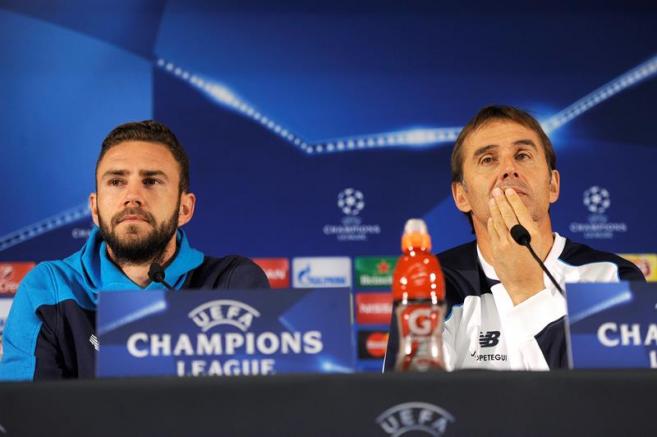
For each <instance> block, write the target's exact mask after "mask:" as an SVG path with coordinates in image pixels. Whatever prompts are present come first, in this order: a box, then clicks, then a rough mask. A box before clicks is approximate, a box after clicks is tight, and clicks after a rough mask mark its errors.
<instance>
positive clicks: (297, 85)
mask: <svg viewBox="0 0 657 437" xmlns="http://www.w3.org/2000/svg"><path fill="white" fill-rule="evenodd" d="M456 3H457V4H456V5H455V4H454V2H440V1H435V0H431V1H383V0H377V1H371V0H358V1H353V2H321V3H320V2H311V1H299V0H281V1H275V2H274V1H266V0H260V1H189V0H184V1H183V0H168V1H161V0H121V1H111V2H110V1H98V2H88V1H79V0H68V1H36V0H32V1H29V0H28V1H26V0H5V1H3V2H2V3H0V59H1V68H0V97H1V101H0V102H1V103H0V144H1V147H2V159H1V160H0V170H1V171H2V174H3V175H4V180H5V184H4V187H3V189H2V190H0V200H1V202H2V205H3V206H4V210H3V214H2V218H1V219H0V261H4V262H19V261H36V262H38V261H40V260H44V259H52V258H60V257H63V256H66V255H68V254H70V253H72V252H74V251H75V250H77V249H78V248H79V247H80V246H81V245H82V244H83V242H84V240H85V238H86V236H87V234H88V230H89V228H90V226H91V219H90V216H89V212H88V210H87V196H88V194H89V192H91V191H93V189H94V177H93V176H94V175H93V169H94V164H95V160H96V157H97V155H98V151H99V146H100V143H101V141H102V139H103V137H104V136H105V135H106V134H107V133H108V132H109V131H110V130H111V129H112V128H113V127H114V126H116V125H118V124H120V123H123V122H126V121H132V120H142V119H149V118H155V119H158V120H160V121H162V122H164V123H166V124H168V125H169V126H170V127H171V128H172V129H173V130H174V132H175V133H176V134H177V135H178V137H179V139H180V140H181V141H182V143H183V144H184V145H185V146H186V148H187V150H188V152H189V154H190V157H191V185H192V191H194V192H195V193H196V194H197V197H198V207H197V211H196V214H195V217H194V219H193V220H192V222H191V223H190V224H188V225H187V226H186V228H185V229H186V230H187V232H188V234H189V237H190V239H191V241H192V244H193V245H194V246H196V247H197V248H199V249H201V250H203V251H204V252H206V253H208V254H212V255H215V256H219V255H224V254H229V253H240V254H244V255H247V256H251V257H266V258H271V257H280V258H286V259H293V258H295V257H319V256H332V257H339V258H335V259H338V260H339V261H340V263H343V261H344V259H345V257H346V259H347V260H349V259H351V260H353V259H354V257H359V256H385V255H389V256H390V255H393V256H394V255H397V254H398V253H399V238H400V234H401V231H402V227H403V224H404V222H405V220H406V219H408V218H410V217H422V218H424V219H425V220H426V222H427V223H428V225H429V230H430V232H431V235H432V237H433V242H434V248H435V250H436V251H440V250H442V249H445V248H447V247H450V246H453V245H456V244H460V243H462V242H465V241H468V240H469V239H471V238H472V235H471V233H470V229H469V226H468V224H467V221H466V220H465V218H464V217H463V215H462V214H461V213H459V212H458V211H457V210H456V208H455V207H454V205H453V202H452V199H451V195H450V175H449V155H450V149H451V146H452V144H453V141H454V139H455V137H456V135H457V133H458V131H459V129H460V127H461V126H463V125H464V124H465V123H466V122H467V121H468V119H469V118H470V117H471V116H473V115H474V114H475V113H476V111H477V110H478V109H479V108H480V107H482V106H484V105H487V104H492V103H503V104H511V105H516V106H519V107H522V108H525V109H527V110H529V111H530V112H532V113H533V114H534V115H535V116H536V117H537V118H538V119H539V120H540V121H541V122H542V123H543V125H544V127H545V129H546V131H547V132H548V133H549V135H550V136H551V138H552V140H553V142H554V144H555V147H556V150H557V155H558V162H557V167H558V169H559V170H560V171H561V175H562V192H561V198H560V200H559V201H558V203H557V204H556V205H554V206H553V207H552V217H553V221H554V226H555V229H556V230H557V231H558V232H560V233H561V234H563V235H565V236H567V237H570V238H573V239H575V240H577V241H580V242H583V243H587V244H590V245H592V246H595V247H597V248H600V249H604V250H609V251H614V252H621V253H638V254H644V255H642V256H643V258H640V259H639V261H640V262H642V263H643V264H644V271H646V272H647V273H651V272H650V271H648V270H649V269H650V268H652V269H653V270H654V262H657V261H654V258H651V257H653V255H645V254H652V253H654V252H656V251H657V232H656V231H655V229H656V227H655V213H654V210H655V207H654V200H653V198H654V196H655V186H656V185H655V165H656V164H657V140H656V138H657V122H655V115H656V114H657V112H656V109H655V102H657V80H656V78H657V3H655V2H645V4H644V3H628V2H617V4H616V5H600V4H598V3H599V2H584V3H581V2H580V5H578V6H569V8H568V10H566V9H564V8H561V7H559V6H556V5H552V4H551V3H544V4H539V5H537V4H536V3H535V2H516V4H511V5H508V6H506V7H501V6H500V5H499V4H497V3H490V2H480V1H473V2H467V7H465V6H459V5H458V3H459V2H456ZM530 4H531V5H530ZM304 259H305V258H304ZM331 259H333V258H331ZM651 262H653V264H652V267H650V266H651V264H650V263H651ZM289 264H290V265H291V264H292V263H289ZM365 264H367V263H365ZM17 265H18V264H17ZM286 265H288V264H287V262H286ZM341 265H342V264H341ZM348 265H350V266H353V265H355V264H348ZM372 265H373V266H375V267H373V268H374V270H377V269H378V270H377V272H378V273H386V272H389V271H390V269H391V266H390V264H385V263H384V262H383V261H381V262H378V261H377V262H374V263H373V264H372ZM304 266H306V265H305V264H304ZM304 266H301V267H300V273H299V275H301V272H305V273H304V274H306V275H308V270H307V269H308V268H309V267H307V266H306V267H304ZM320 267H321V266H320ZM320 267H317V270H316V272H320V271H322V272H323V270H322V268H320ZM646 269H648V270H646ZM329 270H330V269H329ZM321 274H324V275H329V276H328V277H330V274H331V273H330V272H328V273H327V272H324V273H321V272H320V273H316V275H321ZM348 274H351V272H349V273H348ZM7 275H9V273H7ZM300 278H301V277H299V278H296V279H295V281H296V280H300ZM345 281H346V280H345ZM351 284H352V281H351V278H349V280H348V281H346V282H344V283H343V284H342V285H347V286H350V285H351ZM359 284H360V285H361V286H362V288H368V286H369V288H371V289H378V290H380V291H382V290H385V289H387V288H388V287H387V286H382V285H386V284H385V281H380V282H378V283H377V281H373V282H372V281H370V282H368V283H355V284H354V288H356V289H357V288H358V286H359ZM313 285H314V286H317V284H313ZM332 285H333V286H335V285H336V284H332ZM377 285H379V286H378V287H377ZM372 286H373V287H372ZM368 338H369V337H368ZM363 341H365V340H363ZM372 341H373V342H374V343H376V341H374V340H372Z"/></svg>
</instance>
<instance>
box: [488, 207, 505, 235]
mask: <svg viewBox="0 0 657 437" xmlns="http://www.w3.org/2000/svg"><path fill="white" fill-rule="evenodd" d="M488 206H489V209H490V219H489V220H488V222H489V223H490V226H491V227H492V229H493V234H492V236H493V237H495V239H497V240H502V239H504V237H505V236H506V235H507V234H508V233H509V229H508V228H507V227H506V224H505V223H504V218H503V217H502V213H501V212H500V208H499V206H498V204H497V201H496V200H495V199H490V201H489V203H488ZM488 231H489V233H490V232H491V230H490V229H489V230H488Z"/></svg>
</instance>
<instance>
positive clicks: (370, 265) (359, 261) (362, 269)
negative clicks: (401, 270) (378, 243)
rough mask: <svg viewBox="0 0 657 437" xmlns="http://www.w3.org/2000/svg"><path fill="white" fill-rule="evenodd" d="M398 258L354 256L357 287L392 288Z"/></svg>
mask: <svg viewBox="0 0 657 437" xmlns="http://www.w3.org/2000/svg"><path fill="white" fill-rule="evenodd" d="M397 259H398V258H397V257H395V256H359V257H356V258H354V273H355V276H356V281H355V287H356V289H363V288H364V289H367V288H378V289H390V287H392V274H393V272H394V270H395V266H396V265H397Z"/></svg>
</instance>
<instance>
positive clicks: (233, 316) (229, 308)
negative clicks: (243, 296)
mask: <svg viewBox="0 0 657 437" xmlns="http://www.w3.org/2000/svg"><path fill="white" fill-rule="evenodd" d="M187 316H188V317H189V318H190V319H192V321H193V322H194V324H196V326H198V327H199V328H201V330H202V331H203V332H206V331H207V330H208V329H210V328H212V327H214V326H217V325H231V326H234V327H236V328H238V329H240V330H241V331H242V332H246V331H247V330H248V329H249V328H250V327H251V323H253V319H254V318H256V317H260V312H259V311H258V310H256V309H255V308H253V307H251V306H249V305H247V304H245V303H243V302H240V301H237V300H227V299H222V300H213V301H210V302H206V303H204V304H203V305H199V306H197V307H196V308H194V309H193V310H192V311H190V312H189V314H188V315H187Z"/></svg>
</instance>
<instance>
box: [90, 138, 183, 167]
mask: <svg viewBox="0 0 657 437" xmlns="http://www.w3.org/2000/svg"><path fill="white" fill-rule="evenodd" d="M115 167H116V168H117V169H125V170H133V171H140V170H162V171H167V170H173V171H177V169H178V163H177V162H176V159H175V158H174V156H173V154H172V153H171V151H170V150H169V149H168V148H167V146H165V145H163V144H159V143H151V142H146V141H125V142H123V143H119V144H117V145H115V146H112V147H111V148H110V149H109V150H108V151H107V152H106V153H105V155H104V156H103V158H102V160H101V161H100V165H99V169H100V168H102V169H104V170H106V169H108V168H115ZM119 167H120V168H119Z"/></svg>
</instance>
